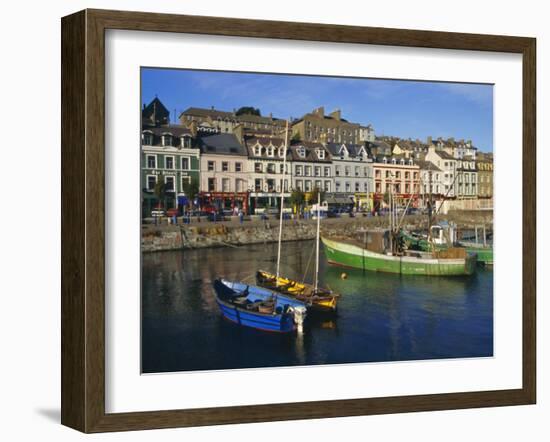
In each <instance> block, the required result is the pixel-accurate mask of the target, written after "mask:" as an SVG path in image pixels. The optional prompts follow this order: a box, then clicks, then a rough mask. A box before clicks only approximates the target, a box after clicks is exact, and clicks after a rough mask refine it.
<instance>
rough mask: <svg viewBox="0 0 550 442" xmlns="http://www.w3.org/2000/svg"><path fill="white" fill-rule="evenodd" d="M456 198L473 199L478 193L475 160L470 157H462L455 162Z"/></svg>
mask: <svg viewBox="0 0 550 442" xmlns="http://www.w3.org/2000/svg"><path fill="white" fill-rule="evenodd" d="M456 173H457V180H456V182H457V186H458V187H457V192H456V197H457V198H458V199H474V198H477V193H478V186H477V184H478V177H477V167H476V162H475V160H474V159H473V158H472V157H468V156H465V157H462V158H461V159H459V160H457V162H456Z"/></svg>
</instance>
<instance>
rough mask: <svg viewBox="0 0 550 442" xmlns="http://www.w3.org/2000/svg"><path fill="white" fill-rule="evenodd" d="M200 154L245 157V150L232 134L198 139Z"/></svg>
mask: <svg viewBox="0 0 550 442" xmlns="http://www.w3.org/2000/svg"><path fill="white" fill-rule="evenodd" d="M199 146H200V149H201V153H202V154H212V155H237V156H247V150H246V148H245V147H244V146H243V145H242V144H241V143H239V140H238V139H237V137H236V136H235V135H233V134H216V135H209V136H204V137H201V138H200V139H199Z"/></svg>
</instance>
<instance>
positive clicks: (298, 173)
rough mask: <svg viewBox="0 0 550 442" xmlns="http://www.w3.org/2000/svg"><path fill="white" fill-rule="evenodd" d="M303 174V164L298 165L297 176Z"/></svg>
mask: <svg viewBox="0 0 550 442" xmlns="http://www.w3.org/2000/svg"><path fill="white" fill-rule="evenodd" d="M301 175H302V166H296V176H301Z"/></svg>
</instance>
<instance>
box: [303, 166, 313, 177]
mask: <svg viewBox="0 0 550 442" xmlns="http://www.w3.org/2000/svg"><path fill="white" fill-rule="evenodd" d="M304 171H305V175H306V176H311V166H304Z"/></svg>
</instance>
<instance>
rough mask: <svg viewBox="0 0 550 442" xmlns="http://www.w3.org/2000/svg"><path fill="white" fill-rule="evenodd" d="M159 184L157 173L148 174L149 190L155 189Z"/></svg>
mask: <svg viewBox="0 0 550 442" xmlns="http://www.w3.org/2000/svg"><path fill="white" fill-rule="evenodd" d="M156 184H157V177H156V175H147V190H155V185H156Z"/></svg>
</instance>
